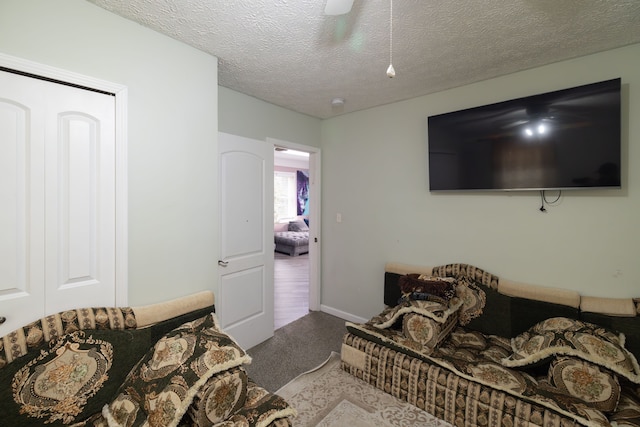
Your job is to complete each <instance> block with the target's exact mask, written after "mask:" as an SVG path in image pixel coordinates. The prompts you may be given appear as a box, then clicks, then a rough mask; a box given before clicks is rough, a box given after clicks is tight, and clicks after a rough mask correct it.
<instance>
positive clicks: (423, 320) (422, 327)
mask: <svg viewBox="0 0 640 427" xmlns="http://www.w3.org/2000/svg"><path fill="white" fill-rule="evenodd" d="M457 325H458V316H457V315H456V314H455V313H454V314H453V315H452V316H449V317H448V318H447V320H446V321H445V322H444V323H440V322H436V321H435V320H433V319H432V318H430V317H426V316H423V315H421V314H417V313H408V314H405V315H404V317H403V318H402V332H403V333H404V335H405V336H406V337H407V338H409V339H411V340H413V341H415V342H417V343H419V344H421V352H422V353H423V354H431V352H432V351H433V349H435V348H436V347H437V346H438V344H440V343H441V342H442V341H444V340H445V339H446V338H447V337H448V336H449V334H450V333H451V331H452V330H453V329H454V328H455V327H456V326H457Z"/></svg>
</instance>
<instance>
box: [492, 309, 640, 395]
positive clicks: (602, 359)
mask: <svg viewBox="0 0 640 427" xmlns="http://www.w3.org/2000/svg"><path fill="white" fill-rule="evenodd" d="M511 347H512V350H513V354H511V356H509V357H508V358H505V359H503V360H502V364H503V365H504V366H511V367H513V366H527V365H532V364H536V363H540V362H542V361H544V360H546V359H549V358H551V357H553V356H556V355H566V356H575V357H579V358H581V359H583V360H586V361H588V362H591V363H595V364H597V365H600V366H602V367H605V368H607V369H609V370H611V371H613V372H615V373H616V374H618V375H621V376H623V377H625V378H627V379H628V380H630V381H632V382H634V383H636V384H638V383H640V367H639V366H638V361H637V360H636V358H635V356H634V355H633V354H632V353H630V352H629V351H628V350H627V349H625V348H624V335H617V334H615V333H613V332H611V331H609V330H607V329H605V328H602V327H600V326H597V325H594V324H591V323H586V322H581V321H579V320H573V319H568V318H565V317H553V318H550V319H546V320H544V321H542V322H540V323H537V324H536V325H534V326H532V327H531V328H530V329H529V330H528V331H525V332H523V333H521V334H520V335H518V336H517V337H515V338H513V339H512V341H511Z"/></svg>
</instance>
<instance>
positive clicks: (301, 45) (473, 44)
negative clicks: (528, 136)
mask: <svg viewBox="0 0 640 427" xmlns="http://www.w3.org/2000/svg"><path fill="white" fill-rule="evenodd" d="M88 1H90V2H91V3H94V4H96V5H98V6H100V7H102V8H104V9H107V10H109V11H112V12H114V13H116V14H118V15H121V16H123V17H125V18H127V19H130V20H132V21H135V22H138V23H140V24H141V25H143V26H145V27H148V28H151V29H154V30H156V31H158V32H160V33H163V34H166V35H168V36H170V37H172V38H174V39H177V40H180V41H182V42H184V43H186V44H189V45H191V46H193V47H195V48H197V49H200V50H203V51H205V52H209V53H211V54H212V55H215V56H217V57H218V58H219V76H218V83H219V84H220V85H221V86H224V87H227V88H230V89H233V90H236V91H238V92H242V93H244V94H247V95H251V96H253V97H255V98H259V99H262V100H264V101H267V102H270V103H272V104H276V105H279V106H282V107H284V108H287V109H290V110H293V111H297V112H300V113H304V114H308V115H310V116H314V117H318V118H329V117H333V116H336V115H339V114H343V113H347V112H351V111H357V110H362V109H366V108H370V107H374V106H378V105H382V104H387V103H391V102H395V101H400V100H404V99H408V98H413V97H416V96H420V95H425V94H429V93H434V92H438V91H441V90H444V89H449V88H452V87H457V86H462V85H465V84H469V83H473V82H477V81H481V80H485V79H489V78H492V77H496V76H500V75H505V74H509V73H512V72H515V71H519V70H524V69H528V68H533V67H537V66H540V65H544V64H549V63H552V62H557V61H561V60H564V59H568V58H573V57H578V56H582V55H587V54H590V53H595V52H599V51H603V50H607V49H611V48H615V47H620V46H624V45H628V44H632V43H638V42H640V0H600V1H597V0H458V1H451V0H395V1H394V4H393V66H394V68H395V70H396V77H394V78H392V79H390V78H389V77H387V76H386V70H387V67H388V66H389V0H355V2H354V5H353V8H352V10H351V12H350V13H349V14H347V15H343V16H325V15H324V13H323V12H324V0H250V1H249V0H235V1H232V0H218V1H217V0H88ZM335 97H340V98H344V99H345V104H344V106H342V107H338V108H336V107H332V106H331V99H332V98H335Z"/></svg>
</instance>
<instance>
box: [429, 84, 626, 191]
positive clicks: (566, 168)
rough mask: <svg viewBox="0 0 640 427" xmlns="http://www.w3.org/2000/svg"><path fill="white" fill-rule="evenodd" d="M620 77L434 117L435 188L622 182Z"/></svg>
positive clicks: (583, 185) (431, 139) (576, 186)
mask: <svg viewBox="0 0 640 427" xmlns="http://www.w3.org/2000/svg"><path fill="white" fill-rule="evenodd" d="M620 92H621V79H620V78H617V79H612V80H607V81H603V82H598V83H592V84H587V85H583V86H578V87H573V88H569V89H564V90H558V91H554V92H548V93H543V94H539V95H533V96H528V97H524V98H518V99H512V100H509V101H504V102H499V103H495V104H490V105H485V106H481V107H475V108H469V109H465V110H461V111H454V112H450V113H445V114H439V115H434V116H430V117H429V118H428V145H429V189H430V191H468V190H569V189H590V188H591V189H593V188H604V189H609V188H613V189H616V188H620V183H621V180H620V177H621V172H620V166H621V96H620Z"/></svg>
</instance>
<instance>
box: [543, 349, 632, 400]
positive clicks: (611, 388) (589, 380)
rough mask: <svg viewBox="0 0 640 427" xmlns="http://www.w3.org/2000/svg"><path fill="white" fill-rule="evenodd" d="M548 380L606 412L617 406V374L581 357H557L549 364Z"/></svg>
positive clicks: (618, 397) (618, 384)
mask: <svg viewBox="0 0 640 427" xmlns="http://www.w3.org/2000/svg"><path fill="white" fill-rule="evenodd" d="M548 380H549V383H550V384H552V385H553V386H555V387H556V388H557V389H559V390H561V391H562V392H564V393H566V394H569V395H571V396H574V397H577V398H578V399H580V400H583V401H584V402H586V403H587V404H589V406H592V407H594V408H596V409H599V410H601V411H603V412H611V411H613V410H615V409H616V407H617V406H618V400H619V399H620V383H619V382H618V377H617V376H616V375H615V374H611V373H610V372H608V371H607V370H605V369H601V368H599V367H598V366H597V365H594V364H592V363H589V362H586V361H584V360H582V359H577V358H574V357H561V358H558V359H555V360H554V361H552V362H551V364H550V366H549V374H548Z"/></svg>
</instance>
